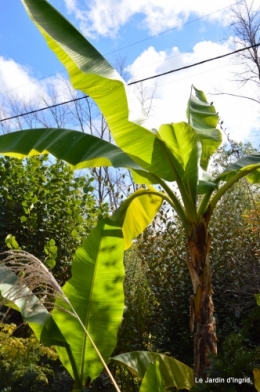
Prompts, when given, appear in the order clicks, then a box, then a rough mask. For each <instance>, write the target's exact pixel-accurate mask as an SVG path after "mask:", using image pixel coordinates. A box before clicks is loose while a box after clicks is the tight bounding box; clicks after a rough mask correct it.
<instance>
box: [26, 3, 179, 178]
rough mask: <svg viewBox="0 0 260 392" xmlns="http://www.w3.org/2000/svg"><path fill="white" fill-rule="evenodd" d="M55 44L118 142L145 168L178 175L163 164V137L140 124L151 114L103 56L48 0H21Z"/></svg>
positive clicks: (76, 84) (74, 81) (75, 84)
mask: <svg viewBox="0 0 260 392" xmlns="http://www.w3.org/2000/svg"><path fill="white" fill-rule="evenodd" d="M22 2H23V4H24V6H25V8H26V10H27V13H28V14H29V16H30V18H31V19H32V20H33V22H34V23H35V25H36V26H37V27H38V29H39V30H40V32H41V33H42V35H43V36H44V38H45V39H46V42H47V44H48V46H49V47H50V49H51V50H52V51H53V52H54V53H55V54H56V55H57V57H58V59H59V60H60V61H61V63H62V64H63V65H64V66H65V67H66V69H67V71H68V73H69V76H70V81H71V83H72V85H73V87H74V88H75V89H78V90H81V91H82V92H84V93H86V94H87V95H89V96H90V97H91V98H92V99H93V100H94V101H95V102H96V103H97V105H98V106H99V108H100V110H101V112H102V114H103V115H104V117H105V119H106V121H107V123H108V126H109V129H110V131H111V133H112V135H113V138H114V140H115V141H116V143H117V145H118V146H119V147H120V148H121V149H122V150H123V151H125V152H126V153H127V154H129V155H130V156H132V155H133V159H134V160H135V161H136V162H137V163H138V164H140V165H141V166H142V167H143V168H144V169H146V170H149V171H151V172H153V173H155V174H156V175H158V176H159V177H162V178H164V179H166V180H168V181H172V180H174V176H173V173H172V172H171V170H170V167H169V166H167V165H164V157H163V155H164V150H163V146H162V144H163V143H162V142H161V141H160V140H159V139H158V138H157V137H156V135H155V134H154V133H153V132H151V131H149V130H148V129H146V128H144V127H143V126H142V125H141V124H142V122H143V121H144V120H145V118H146V115H145V113H144V111H143V108H142V106H141V104H140V102H139V101H138V99H137V98H136V97H135V96H134V95H133V94H132V93H131V91H130V89H129V88H128V86H127V85H126V83H125V82H124V81H123V79H122V78H121V76H120V75H119V74H118V73H117V72H116V71H115V70H114V68H113V67H112V66H111V65H110V64H109V63H108V62H107V61H106V60H105V59H104V57H103V56H102V55H101V54H100V53H99V52H98V51H97V50H96V49H95V48H94V47H93V46H92V45H91V44H90V43H89V42H88V41H87V40H86V39H85V38H84V37H83V36H82V34H81V33H80V32H79V31H78V30H76V29H75V28H74V27H73V26H72V25H71V24H70V23H69V22H68V21H67V20H66V19H65V18H64V17H63V16H62V15H61V14H60V13H59V12H58V11H56V10H55V9H54V8H53V7H52V6H51V5H50V4H49V3H48V2H47V1H45V0H37V1H35V0H22Z"/></svg>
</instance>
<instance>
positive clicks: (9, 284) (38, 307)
mask: <svg viewBox="0 0 260 392" xmlns="http://www.w3.org/2000/svg"><path fill="white" fill-rule="evenodd" d="M1 256H2V257H3V259H2V260H0V285H1V294H2V296H3V297H2V300H1V302H0V304H2V305H7V306H8V304H9V305H10V302H12V303H16V305H17V306H18V307H19V308H20V311H21V313H22V315H23V318H24V319H25V321H26V318H28V317H30V313H32V312H33V313H37V312H38V311H39V312H46V313H48V311H47V309H50V310H52V309H53V308H54V307H55V308H56V309H58V310H59V311H61V312H66V313H69V314H70V315H72V316H73V317H75V318H76V319H77V320H78V322H79V324H80V326H81V327H82V328H83V330H84V332H85V334H86V335H87V337H88V339H89V341H90V342H91V344H92V345H93V347H94V349H95V351H96V353H97V355H98V357H99V359H100V361H101V363H102V364H103V366H104V368H105V370H106V372H107V374H108V376H109V378H110V380H111V382H112V383H113V385H114V386H115V389H116V391H117V392H120V389H119V387H118V385H117V383H116V381H115V379H114V377H113V376H112V374H111V372H110V370H109V369H108V367H107V364H106V362H105V361H104V359H103V357H102V355H101V353H100V351H99V350H98V348H97V346H96V344H95V343H94V341H93V339H92V338H91V336H90V334H89V332H88V331H87V329H86V327H85V325H84V324H83V322H82V321H81V318H80V317H79V315H78V314H77V312H76V311H75V309H74V307H73V306H72V304H71V302H70V301H69V299H68V297H67V296H66V295H65V294H64V292H63V291H62V288H61V286H60V285H59V284H58V282H57V281H56V279H55V278H54V276H53V275H52V273H51V272H50V271H49V270H48V268H46V266H45V265H44V264H43V263H42V262H41V261H40V260H39V259H38V258H37V257H35V256H33V255H32V254H31V253H28V252H25V251H21V250H16V249H15V250H10V251H6V252H3V253H2V254H1ZM0 299H1V298H0ZM56 299H58V300H59V301H58V302H59V305H58V304H57V301H56ZM62 302H63V303H64V306H62V305H60V304H62ZM66 305H67V306H66ZM68 306H69V309H70V310H69V309H68Z"/></svg>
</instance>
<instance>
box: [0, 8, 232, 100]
mask: <svg viewBox="0 0 260 392" xmlns="http://www.w3.org/2000/svg"><path fill="white" fill-rule="evenodd" d="M235 4H236V3H234V4H231V5H229V6H227V7H224V8H220V9H218V10H217V11H214V12H211V13H209V14H206V15H203V16H200V17H199V18H196V19H192V20H190V21H188V22H186V23H182V24H180V25H179V26H175V27H172V28H171V29H168V30H164V31H162V32H160V33H157V34H154V35H152V36H150V37H147V38H144V39H142V40H139V41H135V42H132V43H131V44H129V45H126V46H123V47H121V48H118V49H115V50H113V51H111V52H108V53H105V56H108V55H110V54H113V53H116V52H120V51H121V50H124V49H127V48H129V47H131V46H135V45H138V44H140V43H142V42H145V41H148V40H151V39H153V38H155V37H159V36H161V35H163V34H166V33H169V32H170V31H173V30H176V29H179V28H182V27H185V26H187V25H189V24H192V23H195V22H197V21H199V20H202V19H204V18H207V17H209V16H211V15H214V14H217V13H218V12H220V11H223V10H225V9H227V8H230V7H232V6H233V5H235ZM63 72H66V71H65V70H62V71H60V72H58V73H54V74H50V75H48V76H44V77H42V78H40V79H38V80H45V79H47V78H50V77H51V76H55V75H57V74H62V73H63ZM28 84H30V83H26V84H24V85H21V86H19V87H15V88H12V89H11V90H7V91H3V92H0V94H6V93H8V92H9V91H12V90H16V89H17V88H21V87H24V86H27V85H28Z"/></svg>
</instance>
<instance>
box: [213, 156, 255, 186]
mask: <svg viewBox="0 0 260 392" xmlns="http://www.w3.org/2000/svg"><path fill="white" fill-rule="evenodd" d="M258 168H260V153H255V154H250V155H247V156H245V157H243V158H241V159H238V160H237V161H236V162H234V163H232V164H231V165H229V166H228V167H227V168H226V169H225V170H224V171H223V172H222V173H220V175H219V176H218V177H217V178H216V181H229V180H231V179H232V178H233V177H235V176H236V175H237V174H238V173H241V175H245V176H246V178H247V180H248V181H249V182H251V183H259V182H260V170H256V169H258Z"/></svg>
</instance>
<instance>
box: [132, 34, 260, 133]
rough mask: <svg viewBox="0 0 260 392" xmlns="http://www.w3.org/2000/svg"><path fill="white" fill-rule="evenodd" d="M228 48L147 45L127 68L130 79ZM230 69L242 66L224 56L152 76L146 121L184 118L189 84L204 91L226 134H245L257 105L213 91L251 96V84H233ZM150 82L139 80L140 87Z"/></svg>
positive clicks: (204, 44) (252, 124)
mask: <svg viewBox="0 0 260 392" xmlns="http://www.w3.org/2000/svg"><path fill="white" fill-rule="evenodd" d="M228 52H230V48H229V43H228V42H227V43H226V44H223V45H221V44H216V43H212V42H210V41H204V42H200V43H198V44H196V45H195V46H194V48H193V51H192V52H190V53H180V52H179V50H178V48H176V47H174V48H172V49H171V50H169V51H160V52H157V51H156V50H155V49H154V48H153V47H149V48H148V49H147V50H145V51H144V52H143V53H142V54H141V55H140V56H139V57H138V58H137V59H136V60H135V62H134V63H133V64H132V65H131V66H129V67H128V68H127V70H128V72H129V73H130V74H131V75H132V78H131V80H140V79H143V78H146V77H148V76H150V75H154V74H160V73H162V72H167V71H169V70H171V69H176V68H181V67H185V66H187V65H190V64H193V63H196V62H199V61H203V60H204V59H206V58H210V57H216V56H218V55H221V54H223V53H228ZM234 72H243V70H242V67H241V65H238V64H236V63H235V62H234V61H233V60H232V58H231V57H227V58H223V59H220V60H216V61H212V62H208V63H205V64H202V65H199V66H196V67H194V68H189V69H186V70H182V71H179V72H176V73H172V74H168V75H166V76H163V77H160V78H158V79H155V80H156V85H157V87H156V93H155V97H154V100H153V111H152V119H151V121H150V124H149V125H150V126H151V127H155V128H158V126H159V125H160V124H163V123H169V122H179V121H183V120H186V106H187V101H188V98H189V94H190V90H191V85H192V84H193V85H195V87H197V88H199V89H201V90H203V91H204V92H205V94H206V95H207V97H208V100H209V101H210V102H211V101H213V102H214V105H215V107H216V109H217V111H218V112H219V114H220V118H221V120H223V121H224V126H225V127H226V128H227V131H228V132H229V133H230V135H231V136H232V137H233V138H235V139H236V140H243V139H245V138H247V137H248V136H249V134H250V131H252V130H253V129H256V128H257V124H258V125H259V111H258V110H259V109H258V106H259V105H257V104H254V103H253V102H252V101H249V100H246V99H240V98H235V97H231V96H228V95H213V94H215V93H219V92H228V93H230V94H239V95H244V96H252V93H253V92H252V86H249V85H245V86H243V87H241V88H240V89H238V87H237V84H236V83H234V82H232V78H233V73H234ZM154 83H155V82H154V80H151V81H147V82H143V87H144V88H145V89H146V91H147V89H149V88H151V91H152V86H154Z"/></svg>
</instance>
